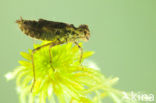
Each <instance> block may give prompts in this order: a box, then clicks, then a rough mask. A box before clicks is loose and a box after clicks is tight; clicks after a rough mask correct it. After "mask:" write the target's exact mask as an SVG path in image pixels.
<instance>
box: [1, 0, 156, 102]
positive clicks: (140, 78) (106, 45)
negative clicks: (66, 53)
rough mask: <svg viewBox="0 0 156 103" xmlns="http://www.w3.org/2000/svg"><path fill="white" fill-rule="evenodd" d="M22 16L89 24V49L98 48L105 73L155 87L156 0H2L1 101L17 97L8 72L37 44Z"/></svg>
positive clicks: (131, 84) (126, 83)
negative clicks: (21, 22)
mask: <svg viewBox="0 0 156 103" xmlns="http://www.w3.org/2000/svg"><path fill="white" fill-rule="evenodd" d="M20 16H22V17H23V18H24V19H35V20H36V19H39V18H44V19H48V20H54V21H63V22H67V23H73V24H75V25H76V26H78V25H79V24H88V25H89V27H90V30H91V38H90V40H89V41H88V42H86V43H84V49H85V50H93V51H95V52H96V53H95V55H94V56H92V57H91V60H92V61H94V62H96V63H97V65H98V66H99V67H100V68H101V70H102V72H103V74H105V75H106V76H118V77H119V78H120V81H119V83H118V84H117V85H116V88H119V89H122V90H126V91H136V92H141V91H144V92H145V93H147V94H150V93H152V94H155V93H156V75H155V74H156V0H0V35H1V36H0V103H18V95H17V93H16V91H15V81H10V82H7V81H6V79H5V78H4V74H5V73H7V72H9V71H12V70H13V69H14V68H15V67H16V66H18V65H19V64H18V62H17V61H18V60H20V59H22V58H21V56H20V55H19V52H20V51H27V49H28V48H32V44H33V40H32V39H31V38H29V37H27V36H25V35H24V34H23V33H22V32H21V31H20V30H19V28H18V26H17V24H16V23H15V20H17V19H19V17H20ZM155 95H156V94H155Z"/></svg>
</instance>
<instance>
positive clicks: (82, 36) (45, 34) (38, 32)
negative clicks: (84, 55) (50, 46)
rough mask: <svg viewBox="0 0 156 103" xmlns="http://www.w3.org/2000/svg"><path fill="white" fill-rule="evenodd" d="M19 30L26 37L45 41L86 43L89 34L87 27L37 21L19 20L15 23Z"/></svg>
mask: <svg viewBox="0 0 156 103" xmlns="http://www.w3.org/2000/svg"><path fill="white" fill-rule="evenodd" d="M16 22H17V23H18V24H19V27H20V29H21V30H22V31H23V32H24V33H25V34H26V35H28V36H30V37H32V38H36V39H40V40H46V41H62V42H73V41H80V40H82V41H87V40H88V39H89V37H90V32H89V29H88V26H87V25H80V26H79V27H78V28H76V27H74V25H72V24H66V23H61V22H54V21H48V20H44V19H39V20H38V21H32V20H23V19H22V18H21V19H20V20H17V21H16Z"/></svg>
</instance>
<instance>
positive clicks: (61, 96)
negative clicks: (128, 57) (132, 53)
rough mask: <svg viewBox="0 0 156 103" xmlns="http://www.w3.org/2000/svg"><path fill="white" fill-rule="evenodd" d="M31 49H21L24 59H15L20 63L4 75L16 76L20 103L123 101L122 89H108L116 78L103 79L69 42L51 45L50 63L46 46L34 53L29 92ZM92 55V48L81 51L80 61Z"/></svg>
mask: <svg viewBox="0 0 156 103" xmlns="http://www.w3.org/2000/svg"><path fill="white" fill-rule="evenodd" d="M45 43H47V42H43V43H42V44H38V45H37V44H36V45H34V48H36V47H38V46H40V45H43V44H45ZM80 45H81V46H82V44H80ZM31 52H32V50H29V52H28V53H26V52H21V55H22V56H23V57H24V58H25V59H26V60H21V61H19V63H20V66H18V67H17V68H16V69H15V70H14V71H13V72H10V73H8V74H7V75H6V77H7V79H12V78H16V85H17V91H18V93H19V97H20V102H21V103H46V102H47V101H48V103H56V102H59V103H101V101H102V99H103V98H105V97H107V96H108V97H111V98H112V99H113V101H114V102H115V103H123V102H124V101H122V96H123V94H122V92H121V91H119V90H116V89H114V88H112V85H113V84H115V83H116V82H117V80H118V78H117V77H115V78H106V77H105V76H104V75H102V74H101V73H100V71H99V70H96V69H95V68H94V67H91V66H92V64H93V63H89V65H87V64H85V63H83V65H81V64H80V63H79V57H80V50H79V48H78V47H77V46H73V45H72V43H68V44H64V45H57V46H55V47H53V48H52V52H51V55H52V64H50V62H49V61H50V58H49V47H45V48H43V49H41V50H39V51H37V52H36V53H35V55H34V62H35V63H34V64H35V72H36V83H35V86H34V89H33V92H32V93H31V92H30V90H31V87H32V82H33V71H32V61H31ZM92 54H93V52H92V51H86V52H84V53H83V59H82V60H83V62H84V61H85V60H86V58H88V57H89V56H91V55H92ZM51 65H52V66H53V67H54V69H55V71H53V69H52V68H51ZM128 102H129V101H127V103H128ZM129 103H132V102H129Z"/></svg>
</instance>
